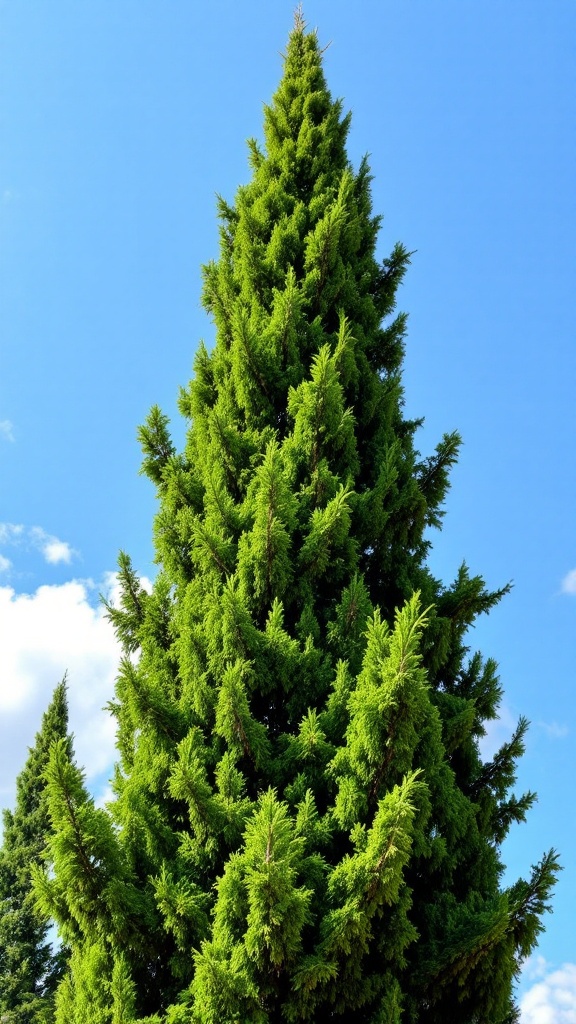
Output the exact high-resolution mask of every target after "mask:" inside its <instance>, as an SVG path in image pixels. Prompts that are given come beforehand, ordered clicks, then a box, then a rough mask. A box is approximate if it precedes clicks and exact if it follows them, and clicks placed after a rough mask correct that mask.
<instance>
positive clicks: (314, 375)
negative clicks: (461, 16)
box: [37, 14, 557, 1024]
mask: <svg viewBox="0 0 576 1024" xmlns="http://www.w3.org/2000/svg"><path fill="white" fill-rule="evenodd" d="M348 126H349V117H348V116H344V115H343V113H342V108H341V104H340V103H339V102H337V101H334V100H333V99H332V98H331V96H330V93H329V91H328V89H327V86H326V82H325V79H324V75H323V71H322V58H321V51H320V49H319V45H318V40H317V38H316V35H315V34H313V33H312V34H311V33H307V32H306V29H305V26H304V24H303V21H302V18H301V16H300V15H299V14H298V15H297V17H296V23H295V27H294V30H293V32H292V34H291V36H290V39H289V43H288V49H287V53H286V57H285V63H284V74H283V77H282V80H281V83H280V86H279V88H278V91H277V92H276V94H275V96H274V98H273V100H272V103H271V104H270V106H268V107H266V109H265V115H264V142H263V145H262V146H260V144H258V143H257V142H255V141H251V142H250V143H249V146H250V160H251V164H252V171H253V173H252V179H251V181H250V182H249V184H247V185H245V186H243V187H241V188H240V189H239V190H238V192H237V195H236V199H235V202H234V205H229V204H228V203H227V202H225V201H224V200H223V199H220V200H219V215H220V224H221V229H220V237H221V243H220V257H219V259H218V261H217V262H214V263H210V264H208V266H206V267H205V274H204V304H205V306H206V309H207V310H208V312H209V313H210V314H211V316H212V318H213V320H214V323H215V327H216V342H215V345H214V347H213V349H212V350H211V351H208V349H207V348H206V347H205V346H204V345H201V346H200V347H199V349H198V352H197V355H196V361H195V373H194V377H193V380H192V381H191V383H190V385H189V386H188V388H186V389H185V390H183V391H182V392H181V395H180V409H181V412H182V415H183V416H184V417H186V418H187V420H188V421H189V429H188V433H187V439H186V445H185V448H184V451H183V452H182V453H178V452H177V451H176V450H175V448H174V446H173V444H172V441H171V439H170V436H169V432H168V422H167V419H166V417H165V416H164V415H163V414H162V412H161V411H160V410H159V409H158V408H154V409H153V410H152V412H151V413H150V416H149V418H148V420H147V422H146V424H145V425H144V426H143V427H142V428H141V430H140V439H141V442H142V446H143V450H144V467H143V468H144V471H145V472H146V473H147V474H148V476H149V477H150V479H151V480H152V481H153V482H154V484H155V485H156V488H157V491H158V501H159V509H158V514H157V517H156V521H155V544H156V551H157V560H158V565H159V572H158V576H157V579H156V582H155V584H154V588H153V591H152V592H151V593H147V592H145V590H144V589H143V588H142V586H141V585H140V582H139V580H138V577H137V575H136V573H135V572H134V570H133V568H132V565H131V563H130V559H129V558H128V557H127V556H126V555H125V554H122V555H121V558H120V569H119V572H120V579H121V582H122V601H121V606H120V607H118V608H112V607H110V608H109V615H110V618H111V620H112V622H113V624H114V626H115V627H116V630H117V633H118V636H119V638H120V640H121V641H122V644H123V647H124V651H125V657H124V660H123V663H122V667H121V671H120V675H119V678H118V683H117V691H116V698H115V700H114V702H113V703H112V705H111V708H112V711H113V713H114V714H115V716H116V718H117V723H118V752H119V760H118V764H117V766H116V772H115V778H114V790H115V801H114V802H113V804H112V805H111V807H110V811H109V813H108V812H105V811H102V810H98V809H96V808H95V807H94V806H93V804H92V803H91V801H90V799H89V797H88V795H87V793H86V790H85V788H84V786H83V783H82V779H81V776H80V774H79V773H78V771H77V769H76V768H74V766H73V765H72V764H70V763H69V762H68V761H67V759H66V756H65V751H64V748H63V746H62V745H60V747H58V748H56V749H55V751H54V753H53V757H52V760H51V764H50V768H49V776H48V777H49V780H50V783H49V790H50V809H51V814H52V817H53V824H54V835H53V839H52V845H51V851H52V863H53V867H54V875H53V877H50V876H49V875H46V876H45V877H44V878H40V877H38V881H37V886H38V893H39V899H40V902H41V905H42V906H43V907H44V908H45V909H46V910H49V911H50V913H51V914H53V915H54V916H55V917H56V918H57V919H58V920H59V921H60V927H61V930H62V934H63V936H64V938H65V941H66V942H67V943H69V944H70V946H71V947H72V957H71V961H70V970H69V972H68V974H67V977H66V979H65V980H64V982H63V983H62V985H61V987H60V990H59V993H58V1010H57V1021H58V1022H59V1024H69V1022H71V1021H73V1022H74V1024H98V1022H100V1021H102V1022H110V1021H113V1022H115V1024H120V1022H123V1024H127V1022H132V1021H136V1020H138V1021H140V1022H142V1021H144V1020H146V1021H148V1022H149V1024H152V1022H156V1024H158V1022H169V1024H228V1022H232V1021H239V1022H244V1024H265V1022H276V1021H282V1020H284V1021H289V1022H296V1021H317V1020H321V1019H324V1018H330V1019H334V1020H338V1021H341V1022H346V1024H349V1022H350V1024H351V1022H354V1024H358V1022H366V1024H368V1022H369V1024H396V1022H400V1021H402V1022H403V1024H416V1022H417V1024H440V1022H442V1024H444V1022H445V1021H448V1020H449V1021H451V1022H453V1024H473V1022H478V1024H480V1022H488V1021H490V1022H491V1024H497V1022H501V1024H503V1022H505V1021H512V1020H513V1019H514V1015H515V1011H514V1005H513V1000H512V984H513V981H514V979H515V977H516V975H517V973H518V969H519V964H520V962H521V959H522V958H523V957H525V956H526V955H527V953H528V952H529V951H530V950H531V949H532V948H533V947H534V945H535V942H536V940H537V936H538V933H539V932H540V930H541V928H542V923H541V921H542V915H543V912H544V911H545V910H547V909H548V900H549V894H550V891H551V888H552V885H553V881H554V877H555V872H556V869H557V864H556V858H555V856H554V854H552V853H551V854H548V855H546V856H545V857H544V858H543V860H542V861H541V862H540V864H538V865H537V866H536V867H535V868H534V869H533V871H532V874H531V875H530V876H529V878H528V880H527V881H524V880H521V881H519V882H518V883H516V884H515V885H513V886H511V887H510V888H502V887H501V885H500V881H501V876H502V871H503V865H502V862H501V859H500V848H501V844H502V841H503V839H504V838H505V836H506V834H507V832H508V830H509V828H510V826H511V824H512V823H514V822H518V821H522V820H523V819H524V817H525V814H526V812H527V810H528V809H529V807H530V805H531V803H532V801H533V799H534V797H533V794H531V793H528V794H526V795H524V796H521V797H515V796H513V795H511V793H510V788H511V786H512V785H513V783H514V780H515V765H516V762H517V759H518V757H519V756H520V755H521V753H522V750H523V736H524V731H525V728H526V723H525V722H524V721H521V723H520V725H519V727H518V730H517V732H516V733H515V735H514V736H513V738H512V740H511V741H510V742H509V743H507V744H506V745H505V746H504V747H503V748H502V750H501V751H500V752H499V753H498V754H497V755H496V757H495V758H494V760H493V761H490V762H488V763H483V760H482V758H481V755H480V752H479V745H478V741H479V739H480V738H481V737H482V736H483V734H484V732H485V723H486V722H487V721H488V720H490V719H493V718H495V717H496V716H497V710H498V705H499V700H500V697H501V689H500V685H499V682H498V678H497V675H496V666H495V664H494V662H493V661H491V660H484V659H483V658H482V657H481V655H480V654H471V652H470V651H469V648H468V646H467V641H466V637H467V633H468V630H469V628H470V626H471V625H472V624H473V623H474V621H475V620H476V618H477V617H478V616H479V615H481V614H482V613H484V612H487V611H489V610H490V609H491V608H492V607H493V606H494V605H495V604H496V603H497V602H498V601H499V599H500V598H501V597H502V595H503V594H504V593H505V592H506V590H507V588H506V587H504V588H503V589H501V590H497V591H490V590H488V589H487V588H486V586H485V584H484V581H483V580H482V579H481V578H480V577H479V576H473V575H471V574H470V572H469V571H468V569H467V567H466V566H465V565H463V566H462V568H461V570H460V571H459V573H458V576H457V578H456V580H455V581H454V582H453V583H452V584H450V585H448V586H445V585H444V584H442V583H441V582H440V581H438V580H436V579H435V578H434V577H433V576H432V574H431V572H430V571H429V569H428V568H427V565H426V556H427V552H428V549H429V545H430V540H429V537H430V528H432V527H439V526H440V524H441V521H442V507H443V502H444V499H445V496H446V493H447V489H448V474H449V470H450V467H451V466H452V464H453V463H454V461H455V459H456V456H457V452H458V447H459V437H458V435H457V434H448V435H446V436H445V437H444V438H442V440H441V441H440V443H439V444H438V447H437V448H436V451H435V452H434V454H433V455H431V456H430V457H428V458H421V456H420V455H419V453H418V451H417V450H416V448H415V433H416V430H417V428H418V425H419V424H418V423H417V422H413V421H410V420H407V419H406V418H405V417H404V414H403V403H402V387H401V364H402V357H403V347H404V335H405V328H406V317H405V316H404V314H402V313H397V312H396V310H395V304H396V292H397V288H398V286H399V284H400V282H401V280H402V277H403V275H404V272H405V270H406V268H407V266H408V263H409V258H410V254H409V253H408V252H407V251H406V249H405V248H404V247H403V246H402V245H400V244H397V245H395V246H394V248H393V250H392V253H391V255H390V256H389V257H387V258H386V259H384V260H383V261H378V260H377V259H376V256H375V249H376V240H377V235H378V229H379V218H378V217H376V216H374V215H373V213H372V210H371V200H370V173H369V169H368V165H367V162H366V161H365V160H364V161H362V163H361V165H360V167H359V169H358V170H357V171H354V170H353V168H352V167H351V165H350V162H349V160H348V158H347V155H346V149H345V143H346V136H347V131H348Z"/></svg>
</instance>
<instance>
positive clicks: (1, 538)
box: [0, 523, 24, 544]
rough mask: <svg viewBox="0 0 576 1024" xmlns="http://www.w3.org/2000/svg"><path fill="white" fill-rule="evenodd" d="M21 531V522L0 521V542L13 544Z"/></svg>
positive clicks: (22, 531)
mask: <svg viewBox="0 0 576 1024" xmlns="http://www.w3.org/2000/svg"><path fill="white" fill-rule="evenodd" d="M23 533H24V527H23V526H22V524H21V523H0V544H14V543H16V542H17V541H18V540H19V538H20V537H21V536H22V534H23Z"/></svg>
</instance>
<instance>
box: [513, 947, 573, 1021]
mask: <svg viewBox="0 0 576 1024" xmlns="http://www.w3.org/2000/svg"><path fill="white" fill-rule="evenodd" d="M537 959H538V961H539V962H538V963H537V965H536V966H535V969H536V972H537V973H536V975H534V974H530V970H531V968H530V967H529V968H528V977H534V976H536V977H538V976H540V979H541V980H539V981H536V983H535V984H534V985H532V987H531V988H529V989H528V991H527V992H526V994H525V995H524V996H523V997H522V999H521V1000H520V1024H576V964H563V965H562V967H559V968H557V969H553V968H551V967H550V965H549V964H547V963H546V961H545V960H544V958H543V957H538V958H537Z"/></svg>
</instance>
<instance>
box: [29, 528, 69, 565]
mask: <svg viewBox="0 0 576 1024" xmlns="http://www.w3.org/2000/svg"><path fill="white" fill-rule="evenodd" d="M30 538H31V540H32V543H33V544H34V545H35V547H37V548H38V550H39V551H41V552H42V554H43V555H44V558H45V559H46V561H47V562H48V563H49V564H50V565H58V563H59V562H65V563H66V565H68V564H69V563H70V562H71V561H72V556H73V555H74V554H75V552H74V550H73V549H72V548H71V546H70V544H68V543H67V542H66V541H65V540H60V539H59V538H58V537H53V536H52V535H51V534H49V533H46V531H45V530H43V529H42V527H41V526H33V527H32V529H31V530H30Z"/></svg>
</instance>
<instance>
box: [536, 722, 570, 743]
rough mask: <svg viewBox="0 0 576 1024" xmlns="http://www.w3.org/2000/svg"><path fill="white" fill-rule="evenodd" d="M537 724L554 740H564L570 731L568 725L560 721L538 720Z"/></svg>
mask: <svg viewBox="0 0 576 1024" xmlns="http://www.w3.org/2000/svg"><path fill="white" fill-rule="evenodd" d="M537 725H538V728H539V729H542V730H543V731H544V732H545V733H546V735H547V736H549V737H550V739H552V740H562V739H564V737H565V736H567V735H568V733H569V731H570V730H569V728H568V726H567V725H560V723H559V722H538V723H537Z"/></svg>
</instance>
